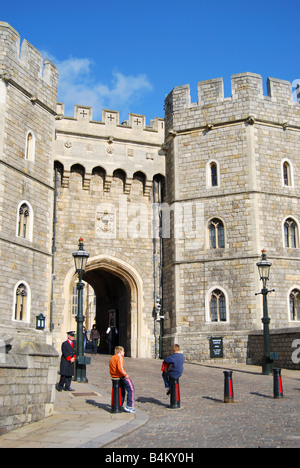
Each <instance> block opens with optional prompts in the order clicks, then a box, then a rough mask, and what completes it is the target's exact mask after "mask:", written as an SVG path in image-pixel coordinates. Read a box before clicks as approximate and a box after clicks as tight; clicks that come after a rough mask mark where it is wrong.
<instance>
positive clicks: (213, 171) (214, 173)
mask: <svg viewBox="0 0 300 468" xmlns="http://www.w3.org/2000/svg"><path fill="white" fill-rule="evenodd" d="M210 175H211V186H212V187H217V186H218V168H217V165H216V163H211V165H210Z"/></svg>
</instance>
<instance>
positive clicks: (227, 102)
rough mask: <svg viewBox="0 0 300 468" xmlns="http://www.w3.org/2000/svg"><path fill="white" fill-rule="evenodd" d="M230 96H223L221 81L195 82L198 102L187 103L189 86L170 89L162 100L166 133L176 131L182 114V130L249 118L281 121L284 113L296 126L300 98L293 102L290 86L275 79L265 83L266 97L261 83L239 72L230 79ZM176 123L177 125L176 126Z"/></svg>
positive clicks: (221, 79) (260, 78)
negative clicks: (183, 128)
mask: <svg viewBox="0 0 300 468" xmlns="http://www.w3.org/2000/svg"><path fill="white" fill-rule="evenodd" d="M231 92H232V95H231V97H225V95H224V83H223V78H216V79H212V80H207V81H201V82H200V83H198V102H197V103H191V93H190V86H189V85H184V86H179V87H176V88H174V89H173V91H172V92H171V93H170V94H169V95H168V96H167V98H166V101H165V109H166V127H167V130H170V129H173V130H178V129H179V128H178V126H179V125H182V117H183V113H184V119H185V127H186V128H188V127H189V126H190V127H191V126H194V125H193V123H192V120H193V119H195V118H196V119H197V124H198V126H205V125H208V126H211V125H213V124H214V122H217V123H222V122H224V121H226V120H228V119H229V120H240V119H241V120H243V119H246V118H247V116H248V117H249V115H254V116H257V118H261V119H267V120H274V119H275V121H276V120H277V121H278V122H280V120H282V117H281V115H282V114H284V115H285V116H286V117H287V118H288V121H289V123H290V124H291V125H296V124H297V125H299V117H300V106H299V103H300V99H299V93H298V102H294V100H293V93H292V84H291V83H290V82H288V81H284V80H279V79H276V78H268V80H267V93H268V94H267V96H265V95H264V93H263V80H262V77H261V76H260V75H257V74H254V73H240V74H236V75H233V76H232V77H231ZM179 122H180V123H179Z"/></svg>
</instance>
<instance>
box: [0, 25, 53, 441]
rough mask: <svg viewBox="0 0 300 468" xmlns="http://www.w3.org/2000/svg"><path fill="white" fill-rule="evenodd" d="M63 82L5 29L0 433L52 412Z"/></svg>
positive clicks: (0, 49) (0, 38)
mask: <svg viewBox="0 0 300 468" xmlns="http://www.w3.org/2000/svg"><path fill="white" fill-rule="evenodd" d="M57 83H58V72H57V69H56V68H55V67H54V65H53V64H52V63H51V62H50V61H49V60H46V61H45V63H44V64H43V58H42V56H41V54H40V53H39V52H38V51H37V50H36V49H35V48H34V47H33V46H32V45H31V44H29V43H28V42H27V41H26V40H24V41H23V43H22V46H21V48H20V36H19V34H18V33H17V32H16V31H15V30H14V29H13V28H12V27H11V26H9V25H8V24H7V23H2V22H1V23H0V166H1V190H0V207H1V216H0V264H1V272H2V281H1V286H0V319H1V320H0V323H1V325H0V377H1V380H0V384H1V397H2V404H1V428H0V432H1V431H6V430H9V429H11V428H15V427H17V426H19V425H22V424H23V423H25V422H29V421H34V420H38V419H41V418H43V417H45V415H46V414H49V413H51V411H52V409H53V401H54V384H55V382H56V367H57V353H56V351H55V350H54V348H52V346H51V345H49V344H47V341H48V340H49V341H50V343H52V340H51V337H50V334H49V332H46V331H45V332H44V331H40V330H37V329H36V317H37V316H39V314H41V313H43V314H44V316H47V315H48V311H49V302H50V290H51V265H52V217H53V193H54V189H53V144H54V123H55V118H54V116H55V113H56V100H57V97H56V94H57ZM8 351H10V352H9V354H7V353H8ZM42 369H44V371H42ZM42 372H44V373H43V374H42ZM29 376H30V379H29V378H28V377H29ZM12 382H13V383H14V391H13V392H12V391H11V384H12ZM36 394H39V397H38V398H37V397H36ZM3 398H5V399H4V403H3ZM24 401H26V403H25V404H24Z"/></svg>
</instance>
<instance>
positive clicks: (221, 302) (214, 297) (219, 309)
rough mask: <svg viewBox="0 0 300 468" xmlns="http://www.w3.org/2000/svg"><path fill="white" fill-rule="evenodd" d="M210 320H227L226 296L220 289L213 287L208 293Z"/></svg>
mask: <svg viewBox="0 0 300 468" xmlns="http://www.w3.org/2000/svg"><path fill="white" fill-rule="evenodd" d="M210 321H211V322H226V321H227V314H226V298H225V295H224V293H223V292H222V291H221V290H220V289H215V290H214V291H213V292H212V293H211V295H210Z"/></svg>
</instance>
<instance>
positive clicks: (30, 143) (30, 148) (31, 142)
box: [25, 131, 35, 161]
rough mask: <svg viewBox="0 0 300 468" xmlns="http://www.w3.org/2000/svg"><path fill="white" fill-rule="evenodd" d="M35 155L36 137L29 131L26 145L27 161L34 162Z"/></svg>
mask: <svg viewBox="0 0 300 468" xmlns="http://www.w3.org/2000/svg"><path fill="white" fill-rule="evenodd" d="M34 154H35V136H34V133H33V132H32V131H28V132H27V135H26V143H25V159H26V160H27V161H34Z"/></svg>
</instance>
